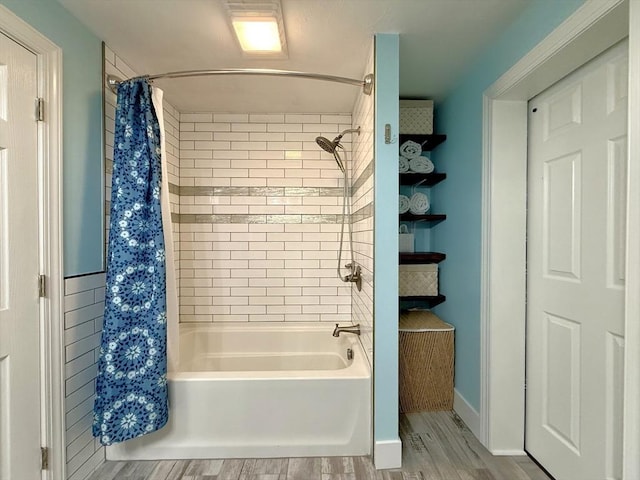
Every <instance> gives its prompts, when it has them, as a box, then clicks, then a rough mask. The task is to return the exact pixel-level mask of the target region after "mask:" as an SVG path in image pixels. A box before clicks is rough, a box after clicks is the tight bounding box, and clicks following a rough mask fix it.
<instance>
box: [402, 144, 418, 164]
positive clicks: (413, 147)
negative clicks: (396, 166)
mask: <svg viewBox="0 0 640 480" xmlns="http://www.w3.org/2000/svg"><path fill="white" fill-rule="evenodd" d="M421 153H422V147H421V146H420V144H419V143H416V142H414V141H413V140H407V141H406V142H404V143H403V144H402V145H400V155H402V156H403V157H405V158H408V159H409V160H411V159H412V158H416V157H419V156H420V154H421Z"/></svg>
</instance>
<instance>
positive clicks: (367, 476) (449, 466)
mask: <svg viewBox="0 0 640 480" xmlns="http://www.w3.org/2000/svg"><path fill="white" fill-rule="evenodd" d="M400 437H401V438H402V443H403V454H402V465H403V467H402V470H383V471H376V470H375V469H374V468H373V465H372V464H371V461H370V459H369V457H325V458H271V459H246V460H245V459H240V460H178V461H159V462H106V463H105V464H104V465H102V466H101V467H100V468H99V469H98V470H97V471H96V472H95V473H94V474H93V475H92V476H91V477H90V480H549V477H548V476H547V475H546V474H545V473H544V472H543V471H542V470H541V469H540V468H538V466H537V465H536V464H535V463H533V462H532V461H531V460H530V459H529V458H528V457H494V456H492V455H491V454H490V453H489V452H488V451H487V450H486V449H485V448H484V447H483V446H482V445H481V444H480V442H478V440H477V439H476V438H475V437H474V435H473V434H472V433H471V432H470V431H469V429H468V428H467V426H466V425H465V424H464V423H463V422H462V420H460V417H458V416H457V415H456V414H455V413H453V412H429V413H410V414H407V415H401V417H400Z"/></svg>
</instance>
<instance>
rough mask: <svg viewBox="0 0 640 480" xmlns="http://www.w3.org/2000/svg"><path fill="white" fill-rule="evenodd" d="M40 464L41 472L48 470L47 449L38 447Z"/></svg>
mask: <svg viewBox="0 0 640 480" xmlns="http://www.w3.org/2000/svg"><path fill="white" fill-rule="evenodd" d="M40 464H41V469H42V470H48V469H49V447H40Z"/></svg>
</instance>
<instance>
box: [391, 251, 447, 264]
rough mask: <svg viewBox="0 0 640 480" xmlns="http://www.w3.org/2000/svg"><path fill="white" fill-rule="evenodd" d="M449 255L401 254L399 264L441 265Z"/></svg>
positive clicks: (429, 253) (430, 253)
mask: <svg viewBox="0 0 640 480" xmlns="http://www.w3.org/2000/svg"><path fill="white" fill-rule="evenodd" d="M445 258H447V255H446V254H444V253H440V252H413V253H409V252H400V254H399V262H400V264H401V265H419V264H424V263H440V262H441V261H443V260H444V259H445Z"/></svg>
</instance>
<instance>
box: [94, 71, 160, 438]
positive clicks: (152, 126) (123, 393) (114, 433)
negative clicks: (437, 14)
mask: <svg viewBox="0 0 640 480" xmlns="http://www.w3.org/2000/svg"><path fill="white" fill-rule="evenodd" d="M114 145H115V147H114V158H113V177H112V187H111V188H112V192H111V221H110V231H109V249H108V257H107V290H106V298H105V312H104V327H103V332H102V345H101V348H100V360H99V363H98V377H97V383H96V400H95V405H94V424H93V434H94V436H96V437H100V442H101V443H102V444H103V445H110V444H112V443H115V442H122V441H124V440H128V439H130V438H134V437H138V436H140V435H144V434H146V433H150V432H153V431H155V430H158V429H159V428H162V427H163V426H164V425H165V424H166V422H167V420H168V397H167V381H166V379H167V375H166V373H167V326H166V323H167V316H166V291H165V287H166V279H165V250H164V239H163V231H162V217H161V207H160V188H161V177H162V172H161V159H160V126H159V124H158V117H157V115H156V112H155V110H154V107H153V104H152V98H151V87H150V85H149V82H148V81H147V80H145V79H135V80H130V81H127V82H123V83H121V84H120V85H119V87H118V106H117V109H116V126H115V142H114Z"/></svg>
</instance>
